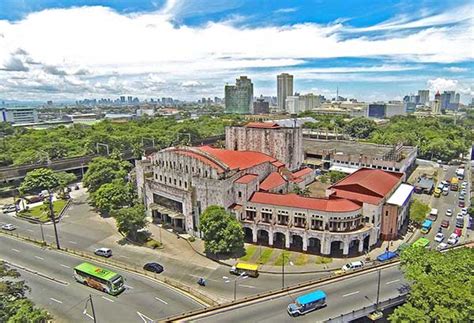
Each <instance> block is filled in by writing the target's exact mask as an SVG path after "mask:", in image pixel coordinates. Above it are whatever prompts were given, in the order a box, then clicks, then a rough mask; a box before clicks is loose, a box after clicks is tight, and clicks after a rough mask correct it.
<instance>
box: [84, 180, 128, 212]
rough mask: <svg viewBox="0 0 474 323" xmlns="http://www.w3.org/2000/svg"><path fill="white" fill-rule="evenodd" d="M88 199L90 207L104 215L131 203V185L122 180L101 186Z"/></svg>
mask: <svg viewBox="0 0 474 323" xmlns="http://www.w3.org/2000/svg"><path fill="white" fill-rule="evenodd" d="M89 198H90V200H91V202H92V205H94V206H95V207H96V208H97V209H98V210H99V211H100V213H102V214H104V215H108V214H109V213H111V212H112V211H113V210H118V209H120V208H122V207H124V206H130V205H132V203H133V194H132V188H131V185H130V184H127V183H125V181H123V180H115V181H113V182H112V183H106V184H103V185H102V186H101V187H100V188H99V189H98V190H97V191H95V192H93V193H91V194H90V196H89Z"/></svg>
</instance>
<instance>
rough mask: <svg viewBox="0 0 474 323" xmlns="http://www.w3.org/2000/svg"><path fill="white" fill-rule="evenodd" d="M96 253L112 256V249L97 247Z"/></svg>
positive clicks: (107, 256)
mask: <svg viewBox="0 0 474 323" xmlns="http://www.w3.org/2000/svg"><path fill="white" fill-rule="evenodd" d="M94 253H95V254H96V255H97V256H102V257H106V258H109V257H112V250H111V249H109V248H99V249H96V250H95V251H94Z"/></svg>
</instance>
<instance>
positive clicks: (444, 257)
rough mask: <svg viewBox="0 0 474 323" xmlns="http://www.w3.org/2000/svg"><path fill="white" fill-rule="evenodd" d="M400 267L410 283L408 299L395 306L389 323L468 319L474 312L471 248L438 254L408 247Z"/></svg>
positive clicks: (473, 252) (473, 251) (473, 262)
mask: <svg viewBox="0 0 474 323" xmlns="http://www.w3.org/2000/svg"><path fill="white" fill-rule="evenodd" d="M400 258H401V268H402V271H403V273H404V275H405V278H406V279H407V280H408V281H409V282H410V285H411V288H410V294H409V296H408V299H407V302H406V303H405V304H403V305H402V306H399V307H397V308H396V309H395V311H394V313H393V314H392V315H390V317H389V319H390V321H392V322H469V321H471V320H472V313H474V302H473V299H474V285H473V282H474V279H473V276H472V268H473V267H474V250H473V249H472V248H467V247H465V248H461V249H456V250H450V251H449V252H445V253H440V252H437V251H434V250H426V249H425V248H408V249H406V250H404V251H403V253H402V254H401V257H400Z"/></svg>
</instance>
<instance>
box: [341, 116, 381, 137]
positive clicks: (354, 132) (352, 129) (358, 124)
mask: <svg viewBox="0 0 474 323" xmlns="http://www.w3.org/2000/svg"><path fill="white" fill-rule="evenodd" d="M376 128H377V124H376V123H375V121H373V120H370V119H367V118H364V117H358V118H354V119H352V120H351V121H350V122H349V123H348V124H347V125H346V126H345V127H344V130H345V132H346V133H347V134H348V135H350V136H351V137H355V138H360V139H365V138H367V137H369V136H370V134H371V133H372V132H373V131H374V130H375V129H376Z"/></svg>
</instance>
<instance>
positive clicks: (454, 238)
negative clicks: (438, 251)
mask: <svg viewBox="0 0 474 323" xmlns="http://www.w3.org/2000/svg"><path fill="white" fill-rule="evenodd" d="M458 241H459V237H458V235H457V234H456V233H451V235H450V236H449V239H448V244H450V245H455V244H456V243H458Z"/></svg>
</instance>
